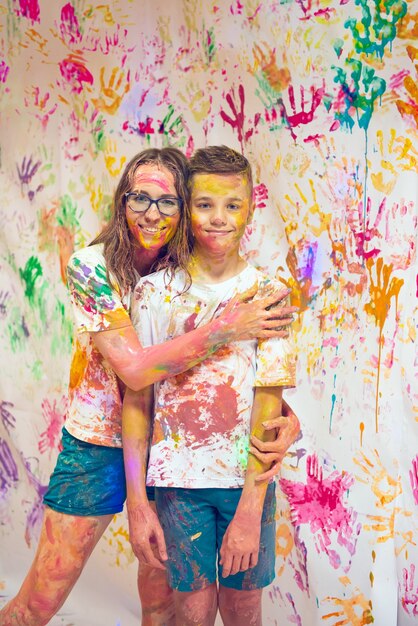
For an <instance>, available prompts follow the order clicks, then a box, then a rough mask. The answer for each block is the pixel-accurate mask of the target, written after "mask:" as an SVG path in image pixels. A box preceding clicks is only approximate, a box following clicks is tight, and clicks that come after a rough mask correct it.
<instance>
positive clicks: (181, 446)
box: [131, 265, 295, 488]
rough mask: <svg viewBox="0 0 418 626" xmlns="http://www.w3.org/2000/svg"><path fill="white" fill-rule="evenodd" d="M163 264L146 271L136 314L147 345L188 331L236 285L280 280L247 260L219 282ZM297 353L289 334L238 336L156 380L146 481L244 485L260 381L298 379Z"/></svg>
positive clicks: (285, 383) (262, 291)
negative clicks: (188, 277) (171, 271)
mask: <svg viewBox="0 0 418 626" xmlns="http://www.w3.org/2000/svg"><path fill="white" fill-rule="evenodd" d="M167 283H168V277H167V275H166V274H165V273H164V271H160V272H157V273H155V274H151V275H149V276H147V277H144V278H142V279H141V280H140V281H139V283H138V284H137V286H136V288H135V292H134V298H133V301H132V309H131V319H132V322H133V324H134V326H135V328H136V331H137V333H138V335H139V338H140V341H141V342H142V343H143V345H144V346H150V345H155V344H159V343H162V342H164V341H167V340H168V339H171V338H173V337H177V336H178V335H182V334H184V333H185V332H187V331H190V330H192V329H194V328H196V327H198V326H200V325H202V324H205V323H206V322H209V321H210V320H211V319H213V318H214V317H216V316H217V315H219V313H220V312H221V311H222V309H223V308H224V306H225V305H226V303H227V302H228V301H229V300H230V298H231V297H233V296H234V295H235V294H236V293H237V292H244V291H246V290H247V289H249V288H250V287H252V286H253V285H254V283H257V284H258V285H259V293H258V297H261V296H263V295H266V293H269V292H270V290H271V289H272V287H273V286H274V287H280V285H278V283H277V282H275V281H272V280H271V279H270V278H269V277H267V276H265V275H264V274H262V273H261V272H260V271H258V270H257V269H255V268H254V267H252V266H250V265H248V266H247V267H246V268H245V269H244V270H243V271H242V272H241V273H240V274H239V275H237V276H235V277H233V278H231V279H229V280H226V281H224V282H221V283H217V284H199V283H193V284H192V286H191V287H190V289H189V290H188V291H186V292H185V293H181V292H182V291H183V285H184V275H183V273H182V272H178V273H177V274H176V276H175V277H174V278H173V280H172V281H171V282H170V283H168V284H167ZM294 384H295V359H294V351H293V348H292V346H291V342H290V341H289V340H287V339H269V340H262V341H258V342H257V341H256V340H253V341H239V342H234V343H230V344H228V345H225V346H223V347H221V348H220V349H219V350H218V351H217V352H216V353H215V354H214V355H213V356H211V357H209V358H207V359H206V360H205V361H204V362H202V363H201V364H199V365H196V366H195V367H193V368H192V369H190V370H188V371H186V372H184V373H183V374H179V375H178V376H173V377H171V378H168V379H167V380H165V381H162V382H160V383H158V384H156V385H155V386H154V389H155V407H154V423H153V436H152V445H151V450H150V457H149V463H148V475H147V484H148V485H150V486H153V485H156V486H164V487H185V488H201V487H226V488H230V487H241V486H242V485H243V484H244V478H245V470H246V466H247V457H248V445H249V433H250V418H251V409H252V404H253V397H254V386H280V387H291V386H294Z"/></svg>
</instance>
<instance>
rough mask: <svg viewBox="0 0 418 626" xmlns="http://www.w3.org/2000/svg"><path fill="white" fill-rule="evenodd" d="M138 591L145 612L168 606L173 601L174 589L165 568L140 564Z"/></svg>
mask: <svg viewBox="0 0 418 626" xmlns="http://www.w3.org/2000/svg"><path fill="white" fill-rule="evenodd" d="M138 592H139V597H140V599H141V606H142V611H143V612H144V613H151V612H153V611H156V610H158V609H163V608H167V607H168V606H170V604H172V603H173V590H172V589H171V588H170V587H169V586H168V582H167V574H166V571H165V570H160V569H157V568H155V567H148V566H147V565H142V564H140V566H139V569H138Z"/></svg>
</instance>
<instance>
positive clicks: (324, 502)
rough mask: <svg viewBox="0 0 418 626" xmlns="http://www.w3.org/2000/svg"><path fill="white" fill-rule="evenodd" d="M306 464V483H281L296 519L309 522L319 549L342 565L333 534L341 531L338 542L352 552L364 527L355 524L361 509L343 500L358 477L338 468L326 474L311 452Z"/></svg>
mask: <svg viewBox="0 0 418 626" xmlns="http://www.w3.org/2000/svg"><path fill="white" fill-rule="evenodd" d="M306 466H307V483H306V484H303V483H295V482H292V481H290V480H287V479H284V478H283V479H282V480H281V481H280V485H281V487H282V489H283V491H284V492H285V494H286V495H287V497H288V499H289V503H290V507H291V514H292V520H293V522H294V523H295V524H296V525H300V524H309V526H310V529H311V531H312V533H313V534H314V535H315V539H316V547H317V551H318V552H320V551H321V550H322V551H324V552H325V553H326V554H327V555H328V557H329V560H330V563H331V565H332V566H333V567H334V568H338V567H340V565H341V558H340V556H339V555H338V554H337V553H336V552H335V551H334V550H332V549H330V545H331V536H332V534H333V533H337V541H338V543H339V544H340V545H341V546H343V547H344V548H345V549H346V550H347V551H348V553H349V554H350V555H351V556H352V555H353V554H354V553H355V549H356V543H357V535H358V533H359V531H360V525H359V524H358V525H356V526H355V522H356V519H357V513H355V512H354V511H353V509H352V508H347V507H345V506H344V503H343V500H344V497H345V495H346V493H347V491H348V490H349V488H350V487H351V485H352V484H353V483H354V478H353V477H352V476H350V475H348V474H346V473H343V474H339V473H338V472H334V473H333V474H331V475H330V476H328V478H323V473H322V467H320V465H319V462H318V458H317V456H316V455H312V456H308V458H307V461H306Z"/></svg>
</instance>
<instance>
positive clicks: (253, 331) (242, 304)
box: [213, 286, 298, 343]
mask: <svg viewBox="0 0 418 626" xmlns="http://www.w3.org/2000/svg"><path fill="white" fill-rule="evenodd" d="M257 289H258V287H257V286H255V287H253V288H251V289H249V290H247V291H246V292H245V293H243V294H239V295H237V296H236V297H235V298H232V299H231V300H230V301H229V302H228V304H227V305H226V307H225V309H224V310H223V311H222V313H221V315H220V316H219V317H217V318H216V320H214V322H213V324H214V326H215V328H214V331H213V332H215V333H216V332H219V340H220V343H229V342H230V341H242V340H245V339H269V338H271V337H282V338H283V337H287V336H288V335H289V330H288V328H287V327H288V326H289V325H290V324H291V323H292V322H293V313H296V312H297V310H298V309H297V307H294V306H288V305H283V304H281V301H282V300H284V298H286V296H288V295H289V293H290V290H289V289H287V288H286V287H284V288H283V289H280V290H278V291H275V292H273V293H272V294H270V295H268V296H265V297H263V298H259V299H254V296H255V295H256V294H257ZM216 326H218V328H216Z"/></svg>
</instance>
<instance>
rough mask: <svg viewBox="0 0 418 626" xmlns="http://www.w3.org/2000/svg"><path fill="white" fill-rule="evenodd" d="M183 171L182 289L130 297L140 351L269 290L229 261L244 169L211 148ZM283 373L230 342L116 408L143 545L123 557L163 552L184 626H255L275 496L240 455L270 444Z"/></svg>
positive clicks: (278, 353) (177, 281) (266, 576)
mask: <svg viewBox="0 0 418 626" xmlns="http://www.w3.org/2000/svg"><path fill="white" fill-rule="evenodd" d="M190 171H191V177H190V194H191V202H190V207H191V229H192V237H193V250H192V253H191V257H190V261H189V264H188V272H189V276H187V273H186V272H184V271H180V270H177V271H175V272H174V275H171V274H170V273H167V272H165V271H160V272H157V273H156V274H154V275H151V276H148V277H146V278H143V279H142V280H141V281H140V282H139V283H138V285H137V288H136V303H134V305H133V309H132V319H133V322H134V325H135V327H136V330H137V332H138V334H139V337H140V339H141V341H142V342H143V344H144V345H145V346H146V345H150V344H156V343H161V342H162V341H165V340H166V339H169V338H171V337H175V336H177V335H179V334H182V333H184V332H186V331H188V330H191V329H192V328H196V327H197V326H199V325H200V324H202V323H205V321H207V320H209V319H212V318H213V317H215V316H216V315H218V314H219V313H220V312H221V310H222V308H223V307H224V306H225V305H226V304H227V302H228V301H229V300H230V298H231V297H233V296H234V295H235V294H236V293H237V292H244V291H246V290H247V289H249V288H251V287H252V286H253V285H254V283H257V284H258V286H259V294H263V292H264V293H265V292H266V291H268V290H269V289H270V288H272V287H273V285H274V283H273V281H271V280H270V279H269V278H267V277H266V276H264V275H263V274H262V273H261V272H259V271H258V270H256V269H255V268H253V267H252V266H250V265H248V264H247V262H246V261H245V260H244V259H243V258H242V257H241V256H240V254H239V245H240V240H241V238H242V236H243V234H244V231H245V227H246V225H247V224H248V223H249V222H250V220H251V218H252V214H253V210H254V203H253V200H252V196H253V188H252V175H251V167H250V164H249V163H248V161H247V159H246V158H245V157H243V156H242V155H241V154H239V153H237V152H235V151H233V150H230V149H229V148H226V147H224V146H219V147H216V146H212V147H209V148H205V149H202V150H198V151H197V152H196V153H195V155H194V156H193V157H192V159H191V161H190ZM294 370H295V368H294V360H293V354H292V353H291V349H290V345H289V342H288V341H287V340H284V339H280V340H277V339H269V340H264V341H259V342H258V343H257V341H255V340H254V341H240V342H235V343H233V344H229V345H227V346H225V347H224V348H221V349H220V350H219V351H218V352H217V353H216V354H214V355H213V356H212V357H209V358H208V359H207V360H206V361H204V362H203V363H202V364H200V365H197V366H195V367H194V368H192V369H191V370H189V371H188V372H185V373H184V374H180V375H178V376H175V377H172V378H170V379H167V380H166V381H163V382H161V383H158V384H157V385H156V386H155V389H154V390H153V389H152V387H148V388H147V389H146V390H143V391H142V392H139V393H136V394H135V393H133V392H131V391H128V392H127V394H126V396H125V400H124V408H123V445H124V455H125V467H126V477H127V490H128V513H129V517H130V526H131V532H132V530H135V523H134V522H133V523H132V524H131V522H132V515H131V512H130V511H135V515H134V516H133V517H135V516H136V517H137V518H138V519H137V520H136V521H137V522H140V523H141V526H140V527H139V528H140V532H141V534H142V537H141V538H139V539H138V547H137V550H135V552H136V553H137V554H138V553H139V557H140V558H142V559H143V560H144V561H145V562H147V563H149V564H150V565H154V566H158V564H159V565H160V567H161V566H162V561H165V560H166V559H167V552H168V561H167V568H168V578H169V584H170V586H171V587H172V588H173V589H174V595H175V602H176V618H177V623H178V624H181V625H182V626H188V625H189V624H199V625H202V626H212V625H213V624H214V622H215V618H216V612H217V609H218V608H219V610H220V613H221V616H222V619H223V621H224V624H225V625H226V626H233V625H235V624H240V626H242V624H248V625H250V624H251V625H257V626H261V595H262V589H263V587H265V586H267V585H268V584H270V583H271V582H272V580H273V578H274V561H275V550H274V547H275V523H274V512H275V495H274V484H270V485H267V484H266V483H261V482H257V475H259V474H260V473H261V472H262V471H263V470H264V469H265V468H264V467H263V466H262V465H261V463H260V462H259V461H258V460H257V459H256V458H254V457H253V456H251V455H250V456H249V458H248V459H247V457H248V443H249V436H250V433H252V434H254V435H256V436H259V437H260V436H261V437H267V436H268V433H267V434H265V431H264V429H263V427H262V422H263V421H264V422H265V421H266V420H269V419H273V418H275V417H277V416H279V415H281V404H282V388H283V387H289V386H293V385H294V375H295V374H294ZM253 387H255V391H254V389H253ZM154 397H155V402H154ZM153 413H154V421H153V429H152V430H153V432H152V444H151V449H150V456H149V461H148V474H147V481H146V482H147V485H148V486H155V487H156V489H155V498H156V504H157V510H158V518H159V521H160V522H161V525H162V528H163V531H164V534H163V532H162V530H161V527H160V525H159V521H158V520H157V518H156V516H155V514H154V513H153V512H152V510H151V509H150V506H149V503H148V500H147V496H146V491H145V472H146V463H147V453H148V438H149V435H150V431H151V423H152V415H153ZM247 460H248V466H247ZM246 466H247V467H246ZM153 539H154V540H155V541H156V543H157V550H156V552H157V555H154V553H153V550H152V547H151V543H152V540H153ZM132 540H133V542H135V541H136V539H135V537H131V541H132ZM166 545H167V552H166ZM158 556H159V559H158ZM218 556H220V560H219V571H217V560H218ZM217 579H218V580H219V591H218V588H217V584H216V581H217Z"/></svg>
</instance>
